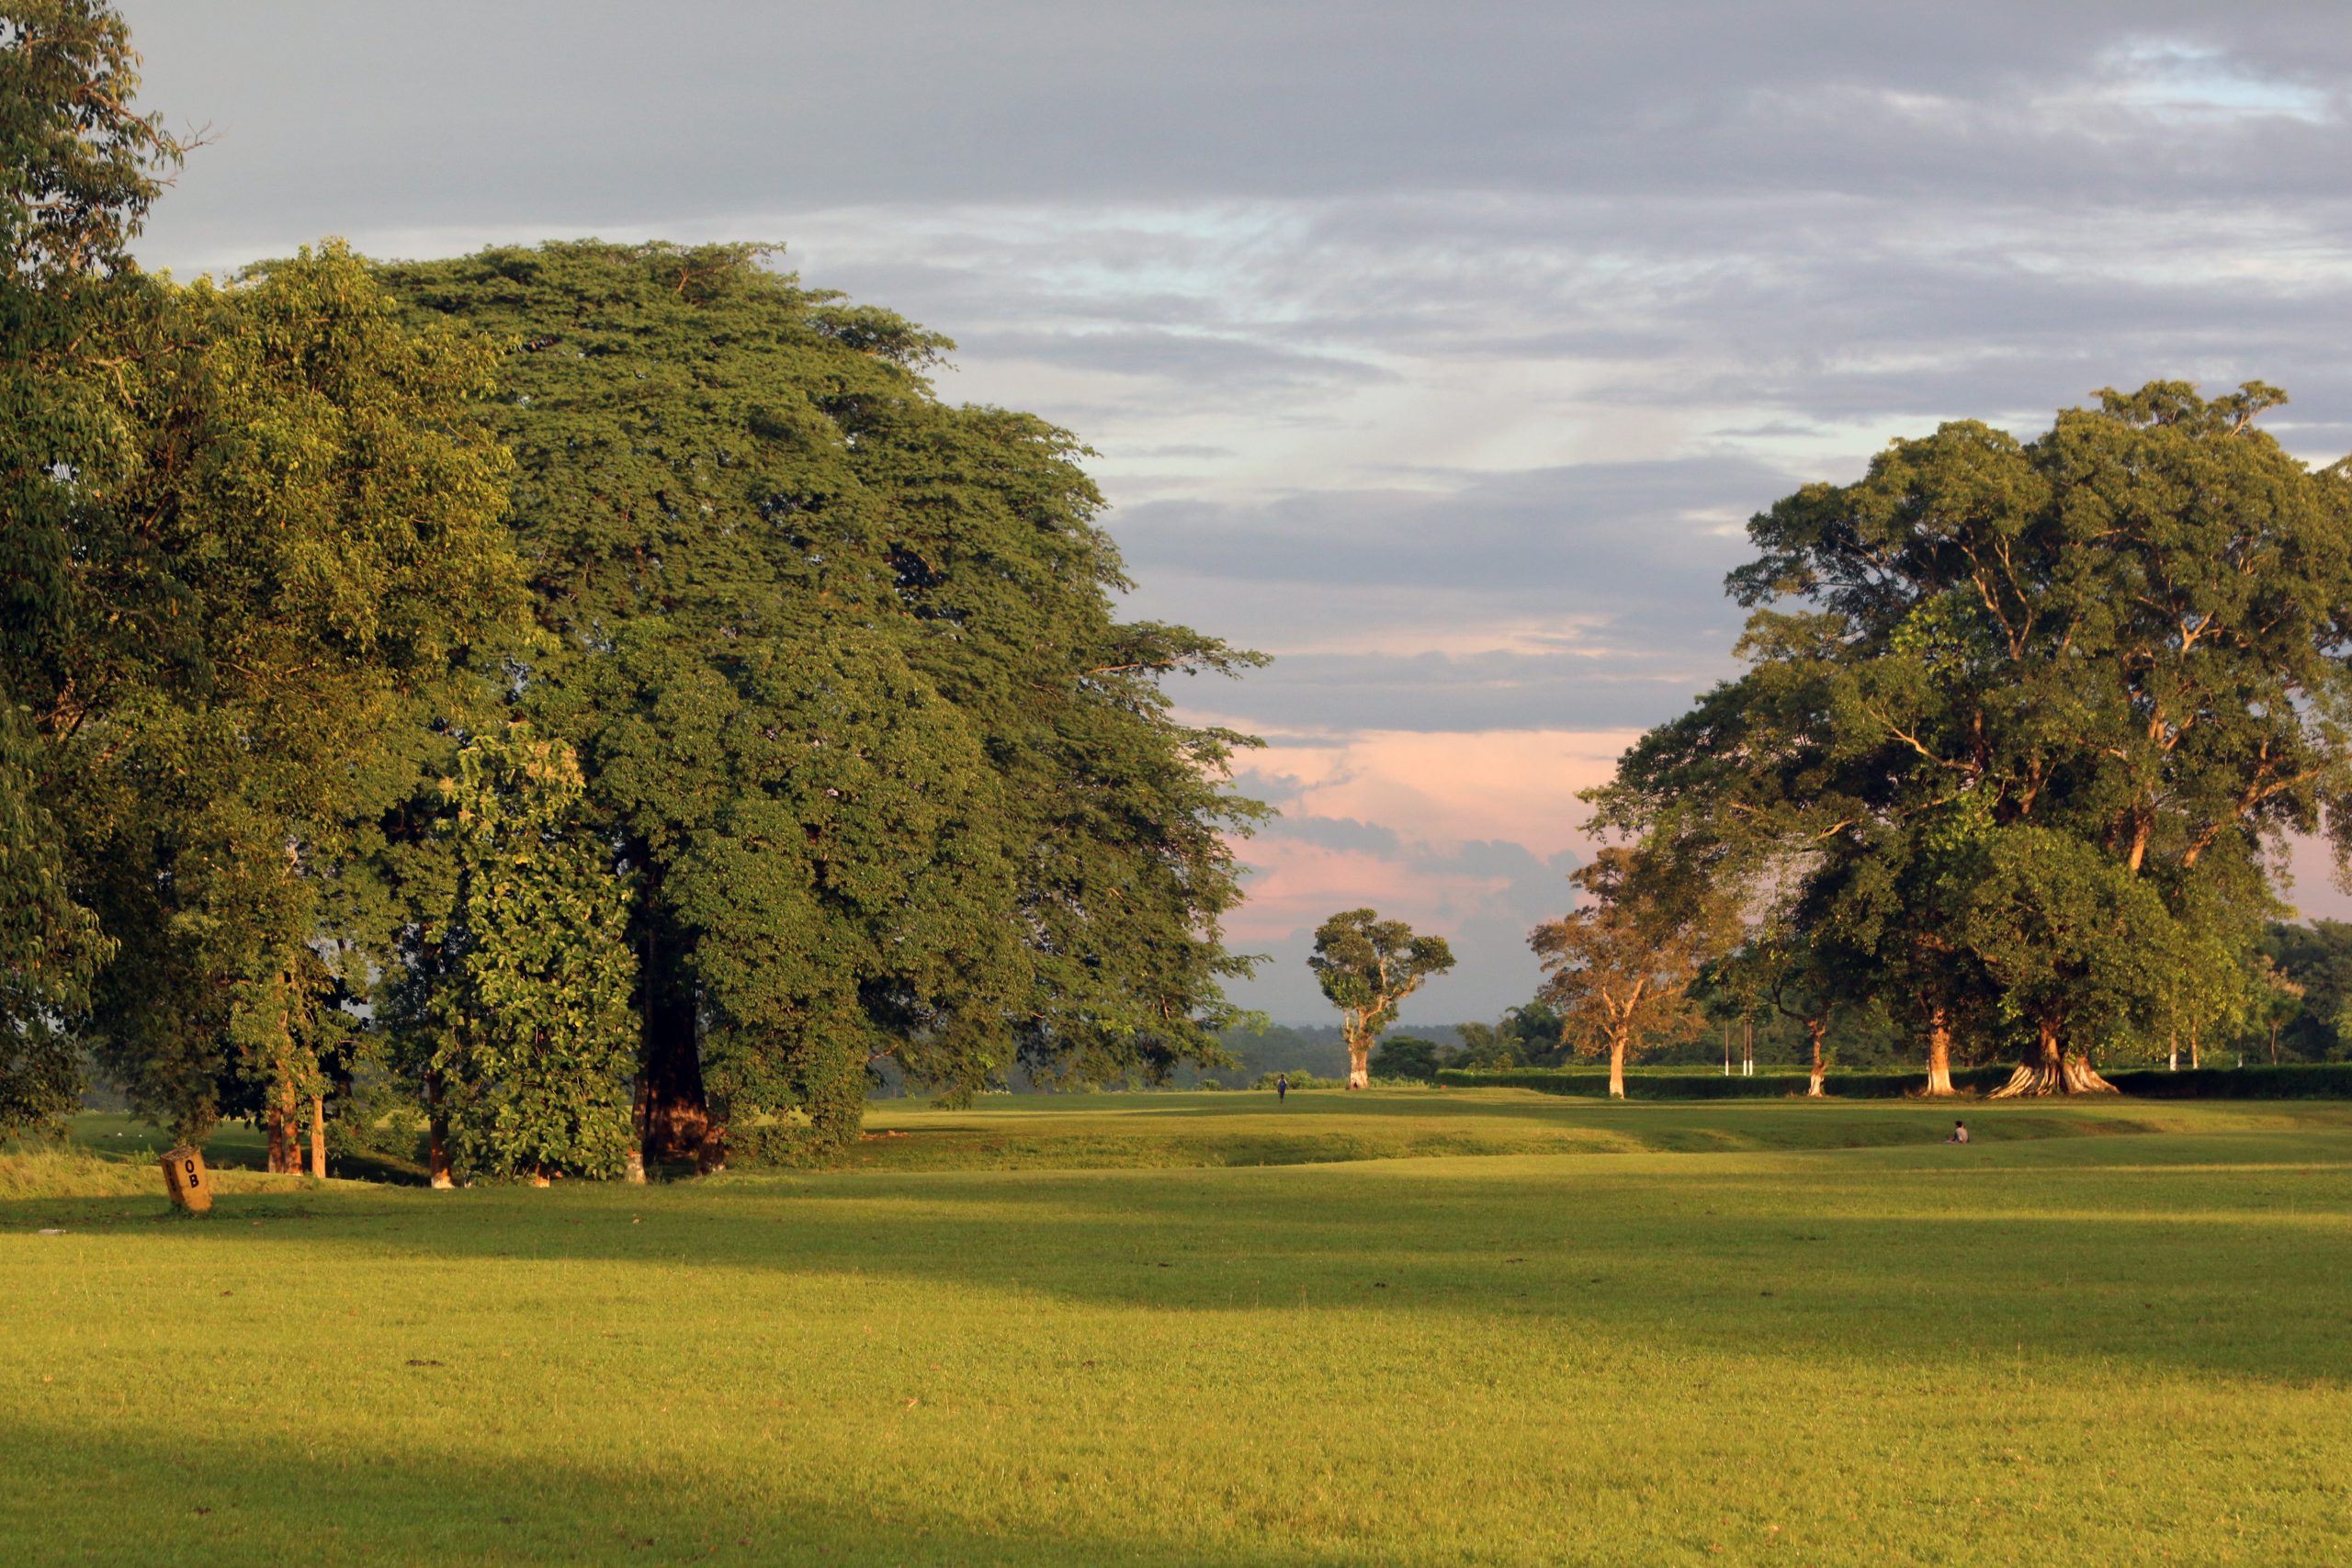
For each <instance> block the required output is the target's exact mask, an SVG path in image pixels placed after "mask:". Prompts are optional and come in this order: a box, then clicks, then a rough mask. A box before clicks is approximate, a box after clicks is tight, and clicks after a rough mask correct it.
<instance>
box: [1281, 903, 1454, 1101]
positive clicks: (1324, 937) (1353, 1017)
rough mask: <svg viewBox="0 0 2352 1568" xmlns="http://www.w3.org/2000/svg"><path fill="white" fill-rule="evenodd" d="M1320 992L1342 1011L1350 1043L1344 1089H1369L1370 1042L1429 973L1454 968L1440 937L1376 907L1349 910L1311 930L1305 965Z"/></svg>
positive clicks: (1341, 1018)
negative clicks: (1391, 917) (1419, 931)
mask: <svg viewBox="0 0 2352 1568" xmlns="http://www.w3.org/2000/svg"><path fill="white" fill-rule="evenodd" d="M1306 966H1307V967H1308V968H1310V969H1312V970H1314V971H1315V977H1316V978H1317V980H1319V981H1321V982H1322V985H1323V994H1324V995H1325V996H1327V997H1329V998H1330V999H1331V1005H1332V1006H1333V1007H1335V1008H1338V1009H1339V1010H1340V1029H1341V1031H1342V1032H1344V1033H1345V1035H1346V1037H1347V1043H1348V1087H1349V1088H1350V1089H1368V1088H1370V1087H1371V1085H1372V1043H1373V1042H1374V1040H1377V1039H1378V1038H1380V1032H1381V1031H1382V1030H1384V1029H1385V1028H1387V1027H1388V1026H1389V1025H1390V1024H1392V1023H1394V1022H1396V1021H1397V1007H1398V1006H1399V1005H1400V1004H1401V1003H1402V1002H1403V1001H1404V999H1405V998H1407V997H1409V996H1411V995H1412V994H1413V993H1414V992H1415V991H1418V990H1419V989H1420V988H1421V983H1422V982H1423V981H1425V980H1427V979H1428V978H1429V977H1430V976H1432V975H1442V974H1444V973H1445V972H1446V971H1447V970H1449V969H1451V968H1453V949H1452V948H1451V947H1448V946H1447V945H1446V942H1445V939H1444V938H1443V937H1440V936H1415V935H1414V934H1413V928H1412V927H1410V926H1408V925H1407V924H1406V923H1405V922H1404V921H1402V920H1384V919H1381V918H1380V912H1379V911H1378V910H1376V909H1348V910H1345V911H1343V912H1341V913H1340V914H1337V915H1334V916H1332V917H1331V918H1330V919H1328V920H1326V921H1324V922H1323V924H1322V925H1321V926H1320V927H1319V928H1318V929H1317V931H1316V932H1315V952H1314V954H1313V956H1311V957H1309V958H1308V959H1307V961H1306Z"/></svg>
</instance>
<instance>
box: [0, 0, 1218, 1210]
mask: <svg viewBox="0 0 2352 1568" xmlns="http://www.w3.org/2000/svg"><path fill="white" fill-rule="evenodd" d="M136 64H137V58H136V56H135V55H134V54H133V53H132V52H131V51H130V39H129V37H128V34H127V31H126V29H125V28H124V25H123V23H122V21H121V20H120V18H119V17H117V16H116V15H115V14H114V13H113V12H112V11H111V9H110V8H109V7H107V6H105V5H103V4H100V3H99V0H20V3H18V4H14V5H11V6H9V7H7V8H6V12H5V13H0V141H5V144H6V145H5V149H0V151H5V156H6V175H7V180H6V186H5V188H0V244H4V245H5V246H6V268H5V269H4V270H0V396H4V397H5V400H6V417H5V418H0V487H5V492H4V493H0V507H5V523H6V529H5V544H4V545H0V552H5V553H0V595H5V601H4V602H0V610H4V611H5V624H0V682H5V687H4V688H0V696H4V697H5V700H4V701H0V828H4V829H5V837H0V909H5V911H6V912H5V914H0V921H5V923H4V924H0V1113H5V1114H6V1116H8V1117H9V1119H11V1120H13V1121H17V1122H23V1121H26V1120H28V1119H37V1118H39V1117H41V1116H43V1115H47V1114H52V1113H54V1112H56V1111H60V1110H61V1109H62V1108H64V1107H66V1106H68V1105H70V1104H71V1103H72V1102H73V1097H74V1090H75V1088H76V1079H77V1076H78V1072H79V1069H80V1066H81V1064H82V1062H83V1061H84V1060H85V1058H86V1057H88V1056H90V1055H95V1057H96V1060H97V1061H98V1062H99V1064H100V1065H101V1066H103V1068H104V1070H105V1072H106V1074H107V1077H109V1078H111V1079H112V1080H114V1081H115V1082H117V1083H119V1084H120V1085H121V1086H122V1087H123V1088H124V1089H125V1090H126V1091H127V1093H128V1094H129V1096H130V1100H131V1102H132V1103H133V1104H134V1105H135V1106H136V1107H137V1108H139V1109H140V1110H141V1111H145V1112H147V1113H148V1114H150V1115H152V1116H153V1117H155V1118H157V1119H158V1120H160V1121H162V1122H165V1123H166V1124H168V1125H170V1126H172V1127H174V1128H175V1129H176V1130H177V1131H178V1132H180V1133H182V1134H195V1133H198V1132H200V1131H201V1130H202V1129H203V1128H204V1127H205V1126H207V1125H208V1124H209V1123H210V1122H213V1121H215V1120H217V1119H219V1118H220V1117H223V1116H250V1117H254V1118H255V1119H257V1120H258V1121H259V1122H261V1123H262V1124H263V1125H264V1126H266V1129H267V1131H268V1141H269V1148H270V1162H271V1164H272V1166H273V1167H274V1168H293V1167H294V1166H295V1165H296V1164H297V1162H298V1160H299V1159H300V1153H301V1151H300V1145H301V1144H302V1143H303V1142H304V1141H306V1140H307V1142H308V1144H309V1159H310V1163H311V1168H312V1169H313V1170H316V1171H320V1172H323V1170H324V1168H325V1159H326V1149H327V1145H328V1141H329V1137H330V1132H329V1129H330V1125H331V1124H333V1125H335V1126H339V1127H340V1128H342V1129H343V1130H344V1132H345V1134H349V1135H355V1136H356V1135H364V1130H365V1129H366V1128H367V1127H368V1126H370V1125H372V1124H373V1123H374V1122H377V1121H378V1120H379V1119H380V1114H381V1112H382V1111H385V1110H386V1109H387V1108H388V1107H397V1106H399V1105H401V1104H408V1105H413V1106H415V1107H417V1108H420V1109H422V1110H423V1111H425V1112H426V1113H427V1115H428V1117H429V1120H430V1122H431V1123H432V1125H433V1128H434V1138H433V1146H434V1150H435V1168H436V1171H435V1174H436V1176H439V1177H441V1178H443V1179H447V1178H449V1177H450V1176H451V1175H452V1174H455V1175H457V1176H463V1175H466V1174H469V1173H470V1174H479V1175H490V1176H507V1175H536V1176H537V1177H539V1178H541V1179H545V1178H546V1177H548V1176H549V1175H551V1174H555V1173H572V1174H578V1175H584V1176H600V1177H601V1176H613V1175H618V1174H622V1173H625V1172H632V1171H641V1169H642V1164H643V1161H644V1160H645V1159H647V1158H653V1159H691V1160H694V1161H695V1162H696V1163H697V1164H698V1165H699V1166H701V1167H702V1168H714V1167H716V1166H718V1164H720V1163H722V1162H723V1160H724V1159H725V1157H726V1151H727V1149H728V1147H729V1145H730V1143H731V1144H732V1145H735V1146H738V1147H741V1146H743V1145H754V1146H757V1147H759V1148H760V1149H762V1150H763V1152H765V1153H768V1154H771V1155H777V1156H787V1157H788V1156H794V1155H797V1154H801V1153H806V1152H809V1151H811V1150H821V1149H824V1148H828V1147H831V1146H834V1145H839V1144H840V1143H841V1142H842V1140H844V1139H846V1138H848V1137H850V1136H852V1135H854V1133H855V1131H856V1128H857V1126H858V1122H859V1118H860V1115H861V1113H862V1107H863V1105H864V1102H865V1095H866V1090H867V1087H868V1084H869V1081H870V1078H871V1071H872V1069H873V1067H874V1066H875V1065H876V1063H878V1062H883V1061H888V1062H889V1063H891V1064H893V1065H894V1069H895V1072H896V1074H897V1075H899V1077H902V1078H903V1079H905V1080H907V1081H911V1082H915V1083H919V1084H922V1085H926V1086H930V1087H933V1088H935V1089H942V1090H944V1091H945V1092H948V1093H950V1094H954V1093H958V1092H968V1091H969V1090H970V1089H975V1088H978V1087H979V1086H982V1085H985V1084H988V1083H991V1082H995V1081H998V1080H1000V1079H1001V1078H1002V1077H1004V1076H1005V1075H1006V1074H1007V1073H1008V1072H1010V1071H1012V1070H1013V1069H1014V1068H1015V1067H1016V1066H1018V1067H1019V1068H1020V1069H1021V1070H1023V1071H1024V1072H1025V1073H1026V1074H1027V1075H1028V1076H1029V1077H1031V1078H1033V1079H1035V1080H1038V1081H1046V1082H1051V1081H1058V1080H1062V1079H1067V1078H1070V1077H1088V1078H1115V1077H1126V1076H1129V1075H1137V1074H1139V1075H1142V1076H1145V1077H1150V1076H1152V1075H1154V1074H1158V1073H1163V1072H1165V1071H1166V1070H1167V1069H1168V1068H1169V1067H1170V1066H1172V1065H1174V1064H1176V1063H1179V1062H1182V1061H1188V1060H1194V1059H1199V1058H1202V1057H1204V1056H1208V1055H1213V1054H1214V1052H1215V1035H1214V1031H1215V1030H1216V1028H1218V1027H1219V1026H1220V1025H1222V1024H1223V1023H1225V1022H1227V1021H1228V1020H1229V1018H1230V1016H1231V1010H1230V1009H1229V1008H1228V1007H1227V1004H1226V1002H1225V999H1224V998H1223V995H1222V991H1221V988H1220V987H1221V984H1222V982H1223V981H1225V980H1226V979H1227V978H1229V977H1231V976H1235V975H1237V974H1239V973H1242V972H1244V971H1245V969H1246V961H1244V960H1241V959H1239V958H1237V957H1235V956H1234V955H1232V954H1229V953H1227V952H1226V950H1225V949H1224V947H1223V945H1222V943H1221V942H1220V940H1219V934H1218V921H1219V918H1220V916H1221V915H1222V914H1223V913H1224V911H1226V910H1227V908H1230V907H1231V905H1232V904H1233V903H1234V902H1235V901H1236V899H1237V897H1238V886H1237V879H1236V868H1235V864H1234V861H1233V857H1232V852H1231V849H1230V847H1229V846H1230V841H1231V840H1230V835H1231V834H1232V833H1234V832H1235V831H1236V830H1237V829H1240V830H1246V828H1247V825H1248V823H1249V821H1250V819H1251V818H1252V816H1253V815H1254V813H1255V811H1256V807H1253V806H1251V805H1250V803H1248V802H1246V801H1242V800H1238V799H1237V798H1235V797H1234V796H1232V795H1229V794H1228V793H1227V791H1226V789H1225V787H1224V786H1225V779H1226V774H1227V761H1228V758H1229V756H1230V755H1231V753H1232V750H1233V749H1234V748H1236V747H1238V746H1242V745H1247V744H1250V741H1249V739H1248V738H1246V737H1243V736H1239V735H1236V734H1232V733H1229V732H1227V731H1223V730H1218V729H1205V728H1194V727H1190V726H1186V725H1183V724H1181V723H1178V722H1176V721H1175V720H1174V719H1173V718H1172V717H1171V716H1170V711H1169V706H1168V702H1167V698H1166V697H1165V695H1164V694H1163V693H1162V690H1161V685H1160V682H1161V681H1162V679H1163V678H1164V677H1165V676H1166V675H1168V674H1169V673H1170V672H1173V671H1186V672H1190V671H1224V672H1232V671H1238V670H1241V669H1243V668H1246V667H1248V666H1250V665H1251V664H1253V663H1256V662H1258V660H1257V658H1256V656H1254V655H1250V654H1248V653H1244V652H1239V651H1237V650H1234V649H1228V648H1227V647H1225V646H1224V645H1222V644H1221V643H1219V642H1217V641H1216V639H1214V638H1211V637H1204V636H1201V635H1199V634H1197V633H1194V632H1192V631H1190V630H1187V629H1185V628H1183V627H1180V626H1162V625H1157V624H1148V623H1146V624H1133V623H1123V622H1121V621H1120V620H1118V619H1117V617H1116V615H1115V614H1114V607H1113V602H1112V601H1113V596H1114V593H1115V592H1117V591H1118V590H1120V589H1121V588H1123V587H1124V586H1125V582H1124V579H1123V577H1122V575H1121V571H1120V565H1119V560H1118V557H1117V555H1116V553H1115V551H1114V548H1113V547H1112V545H1111V543H1110V541H1109V540H1108V538H1107V537H1106V536H1104V535H1103V533H1102V531H1101V530H1100V529H1099V528H1098V527H1097V526H1096V525H1095V522H1094V518H1095V515H1096V513H1097V512H1098V510H1099V508H1100V505H1101V501H1100V497H1099V496H1098V495H1097V493H1096V491H1095V490H1094V488H1093V487H1092V485H1091V483H1090V481H1089V480H1088V479H1087V478H1086V476H1085V475H1084V473H1083V472H1082V471H1081V470H1080V467H1079V466H1078V459H1079V457H1080V455H1081V453H1080V448H1079V447H1078V446H1076V445H1075V443H1074V441H1073V439H1072V438H1071V437H1070V436H1069V435H1068V434H1065V433H1063V432H1061V431H1059V430H1057V429H1054V428H1053V427H1051V426H1049V425H1046V424H1045V423H1042V422H1040V421H1038V420H1036V419H1034V418H1032V417H1030V416H1027V415H1024V414H1019V413H1012V412H1005V411H1001V410H997V409H990V408H970V407H954V406H950V405H948V404H945V403H944V402H942V401H941V400H939V399H938V398H937V397H935V396H934V395H933V390H932V388H931V386H930V384H929V381H928V380H927V378H926V371H927V370H928V369H929V368H930V367H933V365H934V364H935V363H936V362H937V359H938V356H939V355H941V354H943V353H944V351H945V350H946V349H947V348H948V347H949V346H950V345H949V344H947V342H946V341H945V340H944V339H943V338H941V337H939V336H937V335H935V334H933V333H926V332H923V331H922V330H920V329H918V328H916V327H914V326H912V325H910V323H908V322H906V321H903V320H901V319H900V318H899V317H897V316H894V315H892V314H890V313H888V311H884V310H876V309H873V308H870V307H863V306H857V305H853V304H850V303H848V302H846V301H844V300H842V299H839V298H837V297H835V296H833V295H830V294H826V293H823V292H820V291H815V290H811V289H808V288H803V287H801V286H800V285H799V284H798V283H797V280H795V279H794V278H793V277H791V276H788V275H786V274H783V273H780V272H778V271H776V270H775V269H774V268H773V267H772V266H771V265H769V262H770V260H771V257H770V254H769V253H768V251H767V250H766V249H765V248H763V247H758V246H751V245H729V246H703V247H694V248H687V247H679V246H672V245H661V244H648V245H628V246H622V245H609V244H602V243H571V244H555V245H548V246H544V247H540V248H536V249H528V250H495V251H490V252H486V253H483V254H480V255H476V256H471V257H467V258H464V259H462V260H458V261H448V262H435V263H424V264H413V265H398V266H378V265H370V264H368V262H366V261H364V260H363V259H362V258H360V257H358V256H356V255H354V254H351V253H350V252H349V251H347V250H346V249H345V248H344V247H342V246H340V245H338V244H334V243H329V244H326V245H324V246H322V247H321V248H319V249H317V250H315V251H305V252H303V253H302V254H299V255H298V256H296V257H294V258H291V259H288V260H284V261H277V262H269V263H265V264H262V265H256V266H254V267H252V268H249V269H247V270H246V271H244V272H243V273H241V274H238V275H237V276H235V277H233V278H232V279H231V280H229V281H227V282H220V283H215V282H211V281H203V282H198V283H196V284H193V285H185V286H184V285H179V284H175V283H173V282H171V281H169V280H168V279H163V278H158V277H155V276H150V275H147V274H145V273H142V272H141V270H140V269H139V268H138V267H137V265H135V263H134V262H133V260H132V258H131V255H130V244H131V242H132V240H133V238H134V237H135V235H136V233H137V231H138V229H139V226H140V222H141V219H142V217H143V215H144V213H145V212H146V210H147V209H148V207H149V204H150V203H151V202H152V201H153V200H154V199H155V197H157V195H158V193H159V190H160V189H161V187H162V186H163V185H164V184H165V183H167V182H168V179H169V177H170V175H171V173H172V171H173V169H174V167H175V165H176V164H177V163H178V161H179V159H180V158H181V156H182V154H183V152H185V151H186V149H185V148H184V147H183V146H182V145H181V144H180V143H178V142H176V141H175V140H174V139H173V138H172V137H171V136H170V135H168V134H167V133H166V132H165V130H164V127H163V125H162V123H161V122H160V121H159V120H158V119H156V118H153V117H142V116H141V115H139V114H137V113H136V112H135V111H134V110H133V109H132V108H131V107H130V104H131V101H132V98H133V95H134V93H135V89H136V87H137V80H136V75H135V68H136Z"/></svg>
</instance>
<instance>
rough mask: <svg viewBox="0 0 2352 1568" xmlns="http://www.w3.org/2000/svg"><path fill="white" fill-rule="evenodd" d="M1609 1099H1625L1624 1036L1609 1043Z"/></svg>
mask: <svg viewBox="0 0 2352 1568" xmlns="http://www.w3.org/2000/svg"><path fill="white" fill-rule="evenodd" d="M1609 1098H1610V1099H1611V1100H1623V1099H1624V1098H1625V1041H1624V1037H1623V1036H1622V1035H1620V1036H1619V1037H1617V1038H1616V1039H1613V1040H1611V1041H1610V1042H1609Z"/></svg>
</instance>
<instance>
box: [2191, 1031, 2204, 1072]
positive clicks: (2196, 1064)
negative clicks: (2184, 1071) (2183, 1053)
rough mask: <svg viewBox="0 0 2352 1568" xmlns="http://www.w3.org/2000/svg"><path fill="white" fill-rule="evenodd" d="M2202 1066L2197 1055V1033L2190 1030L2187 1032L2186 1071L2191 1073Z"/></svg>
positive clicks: (2201, 1061)
mask: <svg viewBox="0 0 2352 1568" xmlns="http://www.w3.org/2000/svg"><path fill="white" fill-rule="evenodd" d="M2204 1065H2205V1064H2204V1062H2203V1060H2202V1059H2201V1058H2199V1056H2198V1055H2197V1031H2196V1030H2194V1029H2191V1030H2190V1031H2189V1032H2188V1070H2189V1071H2190V1072H2192V1073H2193V1072H2195V1071H2196V1070H2197V1069H2198V1068H2199V1067H2201V1066H2204Z"/></svg>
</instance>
